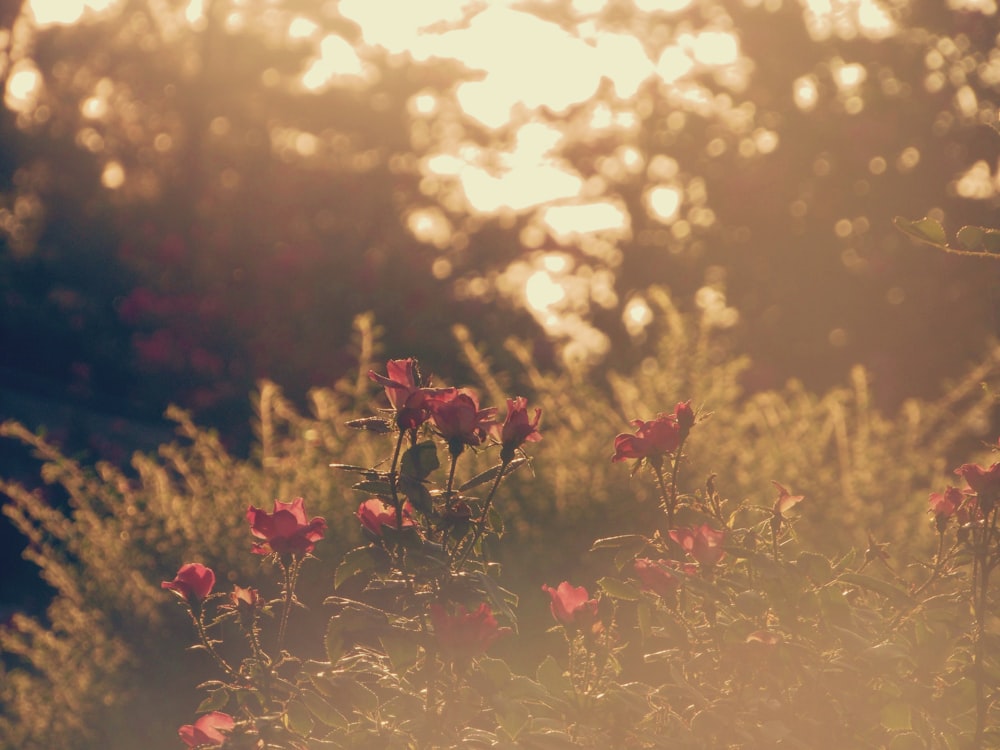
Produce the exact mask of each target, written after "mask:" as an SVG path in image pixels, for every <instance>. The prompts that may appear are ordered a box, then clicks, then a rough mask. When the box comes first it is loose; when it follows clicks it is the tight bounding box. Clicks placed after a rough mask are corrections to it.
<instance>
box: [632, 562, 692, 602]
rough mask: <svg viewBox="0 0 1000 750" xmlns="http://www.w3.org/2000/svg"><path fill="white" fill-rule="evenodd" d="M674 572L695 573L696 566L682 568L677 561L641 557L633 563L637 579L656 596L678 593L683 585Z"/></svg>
mask: <svg viewBox="0 0 1000 750" xmlns="http://www.w3.org/2000/svg"><path fill="white" fill-rule="evenodd" d="M671 568H673V569H674V570H677V569H681V570H683V571H684V572H685V573H693V572H694V571H695V567H694V565H684V566H681V564H680V563H679V562H677V561H676V560H650V559H648V558H645V557H639V558H637V559H636V561H635V562H634V563H632V570H633V571H634V572H635V577H636V578H638V579H639V581H640V583H642V588H644V589H645V590H646V591H652V592H653V593H654V594H658V595H659V596H662V597H666V596H668V595H670V594H672V593H673V592H674V591H676V590H677V589H678V588H679V587H680V585H681V579H680V577H679V576H678V575H676V574H675V573H674V572H673V571H672V570H671Z"/></svg>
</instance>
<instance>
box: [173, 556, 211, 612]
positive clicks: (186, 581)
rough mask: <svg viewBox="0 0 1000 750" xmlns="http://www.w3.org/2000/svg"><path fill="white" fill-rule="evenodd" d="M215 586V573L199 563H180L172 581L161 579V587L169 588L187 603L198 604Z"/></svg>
mask: <svg viewBox="0 0 1000 750" xmlns="http://www.w3.org/2000/svg"><path fill="white" fill-rule="evenodd" d="M213 586H215V573H214V572H213V570H212V569H211V568H207V567H205V566H204V565H202V564H201V563H185V564H184V565H181V567H180V569H179V570H178V571H177V575H175V576H174V580H172V581H163V582H162V583H161V584H160V588H162V589H170V590H171V591H174V592H176V593H177V595H178V596H180V597H181V598H182V599H184V600H185V601H187V602H188V603H189V604H200V603H201V602H202V601H204V599H205V597H206V596H208V595H209V594H211V593H212V587H213Z"/></svg>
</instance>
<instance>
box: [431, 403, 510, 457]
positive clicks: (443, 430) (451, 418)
mask: <svg viewBox="0 0 1000 750" xmlns="http://www.w3.org/2000/svg"><path fill="white" fill-rule="evenodd" d="M429 405H430V410H431V419H432V420H433V422H434V426H435V427H436V428H437V430H438V433H439V434H440V435H441V437H443V438H444V439H445V440H446V441H447V442H448V449H449V450H450V451H451V452H452V453H453V454H458V453H461V452H462V450H463V449H464V448H465V446H466V445H479V444H481V443H482V442H483V440H485V439H486V433H487V431H488V430H489V429H490V427H491V426H492V425H493V423H494V421H495V418H496V413H497V410H496V407H495V406H493V407H490V408H488V409H480V408H479V397H478V396H477V395H476V394H475V392H474V391H472V390H470V389H468V388H461V389H457V390H456V389H451V390H447V391H444V392H441V393H437V394H435V395H434V396H431V398H430V401H429Z"/></svg>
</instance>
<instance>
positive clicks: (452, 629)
mask: <svg viewBox="0 0 1000 750" xmlns="http://www.w3.org/2000/svg"><path fill="white" fill-rule="evenodd" d="M431 622H432V623H433V624H434V638H435V639H436V640H437V643H438V648H439V649H441V652H442V653H443V654H445V655H447V656H449V657H451V658H452V659H453V660H457V661H467V660H469V659H471V658H472V657H474V656H478V655H479V654H482V653H484V652H485V651H486V650H487V649H489V647H490V646H492V645H493V644H494V643H495V642H496V641H497V639H499V638H500V637H501V636H504V635H506V634H507V633H509V632H510V628H501V627H498V626H497V620H496V618H495V617H494V616H493V613H492V612H491V611H490V608H489V605H487V604H486V603H485V602H483V603H482V604H480V605H479V609H477V610H476V611H475V612H467V611H466V609H465V607H462V606H459V607H458V611H457V612H456V613H455V614H449V613H448V611H447V610H446V609H445V608H444V606H443V605H441V604H439V603H438V602H435V603H433V604H431Z"/></svg>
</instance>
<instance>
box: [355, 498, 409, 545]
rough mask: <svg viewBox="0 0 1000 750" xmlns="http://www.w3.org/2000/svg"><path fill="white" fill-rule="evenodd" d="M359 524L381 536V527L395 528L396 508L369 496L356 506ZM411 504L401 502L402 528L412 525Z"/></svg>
mask: <svg viewBox="0 0 1000 750" xmlns="http://www.w3.org/2000/svg"><path fill="white" fill-rule="evenodd" d="M355 515H356V516H357V517H358V520H359V521H361V525H362V526H364V527H365V528H366V529H367V530H368V531H370V532H371V533H372V534H374V535H375V536H382V530H383V529H395V528H396V521H397V518H396V509H395V508H393V507H392V506H391V505H389V504H388V503H384V502H382V501H381V500H380V499H379V498H377V497H372V498H369V499H368V500H365V501H364V502H363V503H361V505H359V506H358V510H357V512H356V513H355ZM413 525H415V522H414V520H413V506H412V505H411V504H410V501H409V500H407V501H405V502H404V503H403V528H406V527H407V526H413Z"/></svg>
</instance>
